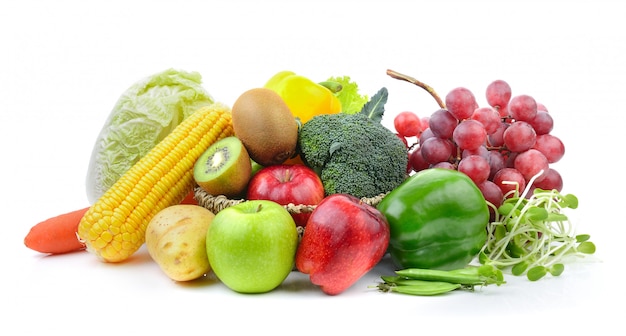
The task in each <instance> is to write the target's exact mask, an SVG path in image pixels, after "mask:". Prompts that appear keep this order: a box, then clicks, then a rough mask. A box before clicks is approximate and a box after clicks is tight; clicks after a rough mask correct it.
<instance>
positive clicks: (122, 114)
mask: <svg viewBox="0 0 626 336" xmlns="http://www.w3.org/2000/svg"><path fill="white" fill-rule="evenodd" d="M201 79H202V77H201V75H200V74H199V73H197V72H184V71H179V70H174V69H168V70H165V71H163V72H160V73H157V74H154V75H152V76H149V77H146V78H144V79H142V80H140V81H138V82H136V83H135V84H133V85H132V86H131V87H129V88H128V89H127V90H126V91H125V92H123V93H122V95H121V96H120V97H119V99H118V101H117V102H116V104H115V106H114V107H113V110H112V111H111V112H110V114H109V117H108V118H107V120H106V122H105V124H104V125H103V127H102V130H101V131H100V134H99V135H98V137H97V139H96V142H95V144H94V147H93V151H92V155H91V160H90V162H89V168H88V171H87V181H86V182H87V183H86V184H87V197H88V199H89V202H91V203H93V202H95V201H96V200H97V199H98V198H100V196H102V195H103V194H104V192H105V191H106V190H107V189H109V188H110V187H111V186H112V185H113V184H114V183H115V182H116V181H117V180H118V179H119V178H120V177H121V176H122V175H123V174H124V173H125V172H126V171H127V170H128V169H130V167H131V166H132V165H134V164H135V163H136V162H137V161H138V160H139V159H140V158H142V157H143V156H144V155H146V154H147V153H148V151H150V149H152V148H153V147H154V146H155V145H156V144H157V143H158V142H159V141H161V140H162V139H163V138H165V136H166V135H168V134H169V133H170V132H171V131H172V130H173V129H174V128H175V127H176V126H177V125H178V124H180V122H182V121H183V120H184V119H186V118H187V117H189V116H190V115H191V114H192V113H193V112H195V111H196V110H197V109H198V108H200V107H201V106H204V105H208V104H211V103H213V102H214V100H213V98H212V97H211V95H210V94H209V93H208V92H207V91H206V90H205V89H204V88H203V87H202V84H201Z"/></svg>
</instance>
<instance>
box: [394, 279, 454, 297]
mask: <svg viewBox="0 0 626 336" xmlns="http://www.w3.org/2000/svg"><path fill="white" fill-rule="evenodd" d="M461 287H462V285H461V284H453V283H449V282H443V281H422V280H413V281H412V282H411V284H410V285H390V286H389V287H388V290H389V291H392V292H396V293H400V294H410V295H424V296H430V295H439V294H444V293H448V292H451V291H453V290H455V289H459V288H461Z"/></svg>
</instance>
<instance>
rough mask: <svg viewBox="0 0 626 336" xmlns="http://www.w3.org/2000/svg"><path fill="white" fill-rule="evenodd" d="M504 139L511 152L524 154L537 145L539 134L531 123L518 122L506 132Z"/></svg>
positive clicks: (503, 135)
mask: <svg viewBox="0 0 626 336" xmlns="http://www.w3.org/2000/svg"><path fill="white" fill-rule="evenodd" d="M502 139H503V140H504V145H505V146H506V148H508V149H509V150H510V151H512V152H523V151H525V150H528V149H530V148H532V147H533V146H534V145H535V141H536V139H537V133H535V130H534V129H533V127H532V126H530V124H529V123H527V122H524V121H516V122H513V123H512V124H511V125H510V126H509V127H508V128H507V129H506V130H505V131H504V133H503V134H502Z"/></svg>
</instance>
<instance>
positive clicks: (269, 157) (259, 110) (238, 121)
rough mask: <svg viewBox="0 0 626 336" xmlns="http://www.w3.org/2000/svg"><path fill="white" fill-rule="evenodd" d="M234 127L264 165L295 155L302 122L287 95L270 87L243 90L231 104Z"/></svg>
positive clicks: (253, 157)
mask: <svg viewBox="0 0 626 336" xmlns="http://www.w3.org/2000/svg"><path fill="white" fill-rule="evenodd" d="M231 115H232V123H233V130H234V132H235V136H237V137H238V138H239V139H240V140H241V142H243V144H244V146H245V147H246V149H247V151H248V153H249V155H250V158H252V160H254V161H255V162H257V163H258V164H260V165H262V166H271V165H276V164H281V163H283V162H284V161H285V160H287V159H289V158H291V157H292V156H294V154H295V152H296V145H297V143H298V123H297V121H296V119H295V117H294V116H293V114H292V113H291V110H289V107H288V106H287V104H286V103H285V101H284V100H283V98H282V97H281V96H280V95H279V94H278V93H276V92H275V91H273V90H271V89H267V88H253V89H250V90H248V91H245V92H244V93H242V94H241V95H240V96H239V98H237V100H236V101H235V103H234V104H233V106H232V108H231Z"/></svg>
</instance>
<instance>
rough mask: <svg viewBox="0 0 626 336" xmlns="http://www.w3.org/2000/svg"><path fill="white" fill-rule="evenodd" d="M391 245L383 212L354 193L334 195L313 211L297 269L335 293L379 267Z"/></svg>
mask: <svg viewBox="0 0 626 336" xmlns="http://www.w3.org/2000/svg"><path fill="white" fill-rule="evenodd" d="M388 244H389V224H388V223H387V220H386V218H385V216H384V215H383V214H382V213H381V212H380V211H378V210H377V209H376V208H374V207H373V206H371V205H368V204H365V203H363V202H361V200H360V199H358V198H356V197H354V196H351V195H346V194H332V195H329V196H327V197H326V198H325V199H324V200H322V201H321V202H320V203H319V204H318V205H317V207H316V208H315V210H314V211H313V212H312V213H311V217H310V218H309V221H308V222H307V224H306V229H305V230H304V234H303V236H302V240H301V242H300V244H299V245H298V250H297V252H296V268H297V269H298V270H299V271H300V272H302V273H305V274H309V277H310V279H311V282H312V283H313V284H315V285H318V286H320V287H321V289H322V291H323V292H324V293H326V294H329V295H336V294H339V293H341V292H343V291H345V290H346V289H348V288H349V287H350V286H352V285H353V284H354V283H355V282H357V281H358V280H359V279H360V278H361V277H362V276H363V275H364V274H365V273H367V272H369V271H370V270H371V269H372V268H373V267H374V266H376V264H378V262H380V260H381V259H382V258H383V256H384V255H385V253H386V250H387V245H388Z"/></svg>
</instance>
